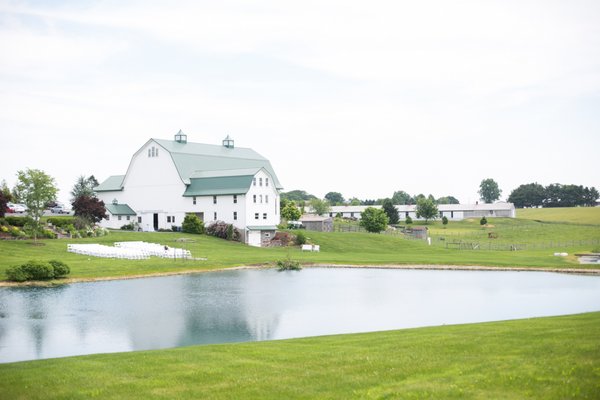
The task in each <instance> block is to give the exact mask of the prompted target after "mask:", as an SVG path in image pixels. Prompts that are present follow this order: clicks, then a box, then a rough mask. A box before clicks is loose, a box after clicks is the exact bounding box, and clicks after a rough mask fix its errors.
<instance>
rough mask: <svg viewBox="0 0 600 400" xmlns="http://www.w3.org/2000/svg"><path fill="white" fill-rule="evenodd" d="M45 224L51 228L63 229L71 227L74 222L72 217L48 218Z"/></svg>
mask: <svg viewBox="0 0 600 400" xmlns="http://www.w3.org/2000/svg"><path fill="white" fill-rule="evenodd" d="M46 222H48V223H49V224H52V225H53V226H56V227H59V228H63V229H65V228H66V227H68V226H69V225H73V223H74V222H75V218H74V217H49V218H48V219H47V220H46Z"/></svg>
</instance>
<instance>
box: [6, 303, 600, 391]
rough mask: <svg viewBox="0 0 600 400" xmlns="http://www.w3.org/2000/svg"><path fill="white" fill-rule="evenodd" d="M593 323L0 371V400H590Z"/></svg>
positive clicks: (129, 356) (378, 336)
mask: <svg viewBox="0 0 600 400" xmlns="http://www.w3.org/2000/svg"><path fill="white" fill-rule="evenodd" d="M599 331H600V313H591V314H582V315H573V316H563V317H552V318H535V319H524V320H518V321H506V322H493V323H484V324H470V325H454V326H439V327H432V328H420V329H407V330H400V331H388V332H374V333H363V334H353V335H336V336H325V337H314V338H305V339H293V340H275V341H265V342H254V343H241V344H225V345H211V346H192V347H182V348H177V349H168V350H155V351H141V352H130V353H115V354H97V355H90V356H81V357H68V358H57V359H48V360H39V361H28V362H19V363H10V364H0V394H1V396H0V397H2V398H3V399H88V398H98V399H148V398H160V399H207V398H210V399H315V398H319V399H351V398H358V399H391V398H394V399H396V398H404V399H424V398H428V399H464V398H467V399H525V398H532V399H575V398H577V399H598V394H599V393H600V341H599V340H598V332H599Z"/></svg>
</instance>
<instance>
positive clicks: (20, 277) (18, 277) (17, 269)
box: [6, 265, 28, 282]
mask: <svg viewBox="0 0 600 400" xmlns="http://www.w3.org/2000/svg"><path fill="white" fill-rule="evenodd" d="M6 278H7V279H8V280H9V281H14V282H25V281H26V280H27V279H28V275H27V274H26V273H25V271H23V269H21V266H20V265H15V266H14V267H9V268H7V269H6Z"/></svg>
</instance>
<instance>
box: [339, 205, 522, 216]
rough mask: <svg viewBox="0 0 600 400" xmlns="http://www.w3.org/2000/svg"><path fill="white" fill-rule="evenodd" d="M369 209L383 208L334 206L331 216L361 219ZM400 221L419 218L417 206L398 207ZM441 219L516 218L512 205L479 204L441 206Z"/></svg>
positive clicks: (439, 209) (439, 206)
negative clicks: (407, 218)
mask: <svg viewBox="0 0 600 400" xmlns="http://www.w3.org/2000/svg"><path fill="white" fill-rule="evenodd" d="M367 207H375V208H381V206H333V207H331V209H330V210H329V216H330V217H335V216H337V215H338V214H340V215H341V216H342V217H343V218H356V219H360V213H361V212H363V211H364V210H365V208H367ZM395 207H396V209H397V210H398V216H399V217H400V220H403V219H406V217H408V216H410V218H411V219H413V220H418V219H419V218H417V206H416V205H397V206H395ZM437 207H438V211H439V215H438V217H439V218H442V217H446V218H448V219H449V220H453V221H460V220H463V219H466V218H481V217H486V218H499V217H504V218H516V216H517V215H516V211H515V205H514V204H512V203H504V202H499V203H477V204H439V205H438V206H437Z"/></svg>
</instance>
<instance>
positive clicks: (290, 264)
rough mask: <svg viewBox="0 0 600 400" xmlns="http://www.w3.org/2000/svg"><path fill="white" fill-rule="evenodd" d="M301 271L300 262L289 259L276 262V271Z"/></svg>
mask: <svg viewBox="0 0 600 400" xmlns="http://www.w3.org/2000/svg"><path fill="white" fill-rule="evenodd" d="M301 269H302V267H301V266H300V261H296V260H292V259H290V258H288V259H287V260H278V261H277V270H279V271H300V270H301Z"/></svg>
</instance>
